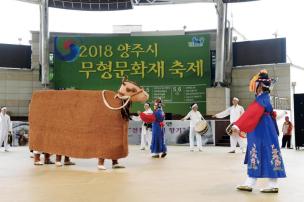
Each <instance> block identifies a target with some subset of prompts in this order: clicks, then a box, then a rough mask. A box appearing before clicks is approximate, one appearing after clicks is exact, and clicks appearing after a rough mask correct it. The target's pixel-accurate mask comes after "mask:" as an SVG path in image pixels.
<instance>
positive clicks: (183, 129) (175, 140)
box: [128, 120, 214, 145]
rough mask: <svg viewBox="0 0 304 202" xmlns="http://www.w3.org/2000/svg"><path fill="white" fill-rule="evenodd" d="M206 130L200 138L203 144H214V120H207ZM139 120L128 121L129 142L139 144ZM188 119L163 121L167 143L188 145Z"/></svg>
mask: <svg viewBox="0 0 304 202" xmlns="http://www.w3.org/2000/svg"><path fill="white" fill-rule="evenodd" d="M207 123H208V131H207V133H206V134H205V135H204V136H203V138H202V143H203V145H207V144H208V145H214V130H213V128H214V127H212V125H214V120H207ZM141 126H142V122H141V121H130V122H129V131H128V136H129V137H128V139H129V144H133V145H134V144H135V145H138V144H140V137H141V136H140V135H141ZM189 128H190V121H180V120H172V121H170V120H168V121H165V127H164V134H165V141H166V144H168V145H188V144H189Z"/></svg>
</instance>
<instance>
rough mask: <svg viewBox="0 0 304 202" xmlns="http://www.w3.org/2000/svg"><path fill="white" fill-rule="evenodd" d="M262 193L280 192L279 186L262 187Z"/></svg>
mask: <svg viewBox="0 0 304 202" xmlns="http://www.w3.org/2000/svg"><path fill="white" fill-rule="evenodd" d="M261 192H262V193H279V188H268V189H262V190H261Z"/></svg>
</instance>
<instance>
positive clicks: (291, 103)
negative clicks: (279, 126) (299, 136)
mask: <svg viewBox="0 0 304 202" xmlns="http://www.w3.org/2000/svg"><path fill="white" fill-rule="evenodd" d="M296 85H297V83H296V82H291V86H292V90H291V96H290V121H291V123H292V124H293V126H295V120H294V94H295V93H296ZM295 130H296V129H295V127H293V129H292V135H291V147H293V148H294V149H295V148H296V138H295Z"/></svg>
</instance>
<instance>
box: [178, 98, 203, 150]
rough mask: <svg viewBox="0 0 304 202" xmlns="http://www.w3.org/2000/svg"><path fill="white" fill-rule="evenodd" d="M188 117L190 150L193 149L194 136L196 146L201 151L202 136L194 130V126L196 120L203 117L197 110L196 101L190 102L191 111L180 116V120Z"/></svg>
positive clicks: (198, 120)
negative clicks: (182, 116)
mask: <svg viewBox="0 0 304 202" xmlns="http://www.w3.org/2000/svg"><path fill="white" fill-rule="evenodd" d="M187 119H190V134H189V142H190V151H191V152H193V151H194V136H195V138H196V146H197V149H198V151H202V149H203V146H202V136H201V135H200V134H199V133H198V132H197V131H196V130H195V126H196V124H197V123H198V122H200V121H201V120H202V119H204V117H203V116H202V114H201V113H200V112H199V111H198V105H197V103H192V104H191V111H190V112H189V113H188V114H187V116H185V117H184V118H182V119H181V120H182V121H184V120H187ZM205 125H206V127H207V128H208V125H207V124H205Z"/></svg>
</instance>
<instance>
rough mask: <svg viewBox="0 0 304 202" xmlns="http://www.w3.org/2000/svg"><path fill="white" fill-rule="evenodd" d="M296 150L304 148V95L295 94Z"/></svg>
mask: <svg viewBox="0 0 304 202" xmlns="http://www.w3.org/2000/svg"><path fill="white" fill-rule="evenodd" d="M294 116H295V117H294V118H295V127H294V128H295V141H296V149H299V147H304V94H294Z"/></svg>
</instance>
